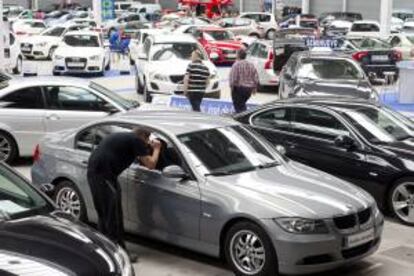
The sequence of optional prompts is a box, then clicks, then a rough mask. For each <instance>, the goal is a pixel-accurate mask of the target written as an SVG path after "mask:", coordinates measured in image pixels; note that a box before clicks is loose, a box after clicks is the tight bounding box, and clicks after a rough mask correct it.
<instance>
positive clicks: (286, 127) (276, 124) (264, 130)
mask: <svg viewBox="0 0 414 276" xmlns="http://www.w3.org/2000/svg"><path fill="white" fill-rule="evenodd" d="M291 117H292V109H291V108H290V107H270V108H266V109H264V110H260V111H258V112H256V113H254V114H253V115H252V116H251V117H250V124H251V125H252V126H253V127H254V129H255V130H256V131H257V132H259V133H260V134H261V135H263V136H264V137H265V138H266V139H267V140H269V141H270V142H271V143H272V144H273V145H274V146H278V145H281V146H283V147H285V148H288V147H290V146H291V145H292V139H293V138H294V136H293V135H292V133H291V131H292V129H291Z"/></svg>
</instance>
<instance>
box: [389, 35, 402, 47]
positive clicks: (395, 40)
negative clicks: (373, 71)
mask: <svg viewBox="0 0 414 276" xmlns="http://www.w3.org/2000/svg"><path fill="white" fill-rule="evenodd" d="M400 43H401V39H400V38H399V37H398V36H394V37H393V38H392V39H391V41H390V44H391V46H392V47H397V46H398V45H400Z"/></svg>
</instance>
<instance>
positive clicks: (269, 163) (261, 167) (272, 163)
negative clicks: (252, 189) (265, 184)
mask: <svg viewBox="0 0 414 276" xmlns="http://www.w3.org/2000/svg"><path fill="white" fill-rule="evenodd" d="M279 165H280V163H279V162H278V161H273V162H267V163H264V164H260V165H258V166H257V168H259V169H267V168H273V167H276V166H279Z"/></svg>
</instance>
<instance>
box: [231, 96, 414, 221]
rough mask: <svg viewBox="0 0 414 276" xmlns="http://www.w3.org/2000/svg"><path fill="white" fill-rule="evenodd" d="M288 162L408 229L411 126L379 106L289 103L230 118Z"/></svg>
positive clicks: (412, 204)
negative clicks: (329, 178)
mask: <svg viewBox="0 0 414 276" xmlns="http://www.w3.org/2000/svg"><path fill="white" fill-rule="evenodd" d="M235 119H236V120H238V121H240V122H242V123H245V124H250V125H251V126H252V127H253V128H254V129H255V130H256V131H257V132H258V133H260V134H262V135H263V136H265V137H266V138H267V139H268V140H270V141H271V142H272V143H273V144H274V145H281V146H283V147H284V148H285V150H286V155H287V156H288V157H290V158H292V159H293V160H296V161H298V162H302V163H304V164H307V165H309V166H311V167H314V168H317V169H320V170H322V171H325V172H327V173H330V174H333V175H335V176H338V177H341V178H343V179H345V180H348V181H350V182H353V183H354V184H356V185H358V186H360V187H362V188H364V189H366V190H367V191H368V192H370V193H371V194H372V195H373V196H374V197H375V198H376V200H377V202H378V205H379V206H380V207H382V209H389V210H390V211H391V212H392V214H393V215H395V216H396V217H397V218H398V219H400V220H401V221H402V222H403V223H406V224H408V225H412V226H414V123H413V122H412V121H411V120H409V119H407V118H405V117H404V116H402V115H401V114H399V113H397V112H395V111H393V110H391V109H389V108H387V107H385V106H381V105H379V104H374V103H370V102H367V101H363V100H355V99H354V100H346V99H337V100H335V99H323V98H320V99H315V98H313V99H305V98H302V99H291V100H286V101H277V102H273V103H270V104H267V105H263V106H261V107H259V108H257V109H255V110H252V111H248V112H246V113H242V114H240V115H236V117H235Z"/></svg>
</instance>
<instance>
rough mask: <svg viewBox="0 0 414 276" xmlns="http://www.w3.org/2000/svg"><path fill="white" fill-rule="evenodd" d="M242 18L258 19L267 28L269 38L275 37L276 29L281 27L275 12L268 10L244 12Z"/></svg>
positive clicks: (257, 21)
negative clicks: (268, 11)
mask: <svg viewBox="0 0 414 276" xmlns="http://www.w3.org/2000/svg"><path fill="white" fill-rule="evenodd" d="M239 17H240V18H248V19H252V20H254V21H256V23H258V24H259V25H261V26H262V27H263V28H264V29H265V34H266V38H267V39H273V38H274V36H275V33H276V31H277V30H278V29H279V27H278V24H277V21H276V18H275V16H274V15H273V14H271V13H267V12H246V13H242V14H241V15H240V16H239Z"/></svg>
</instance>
